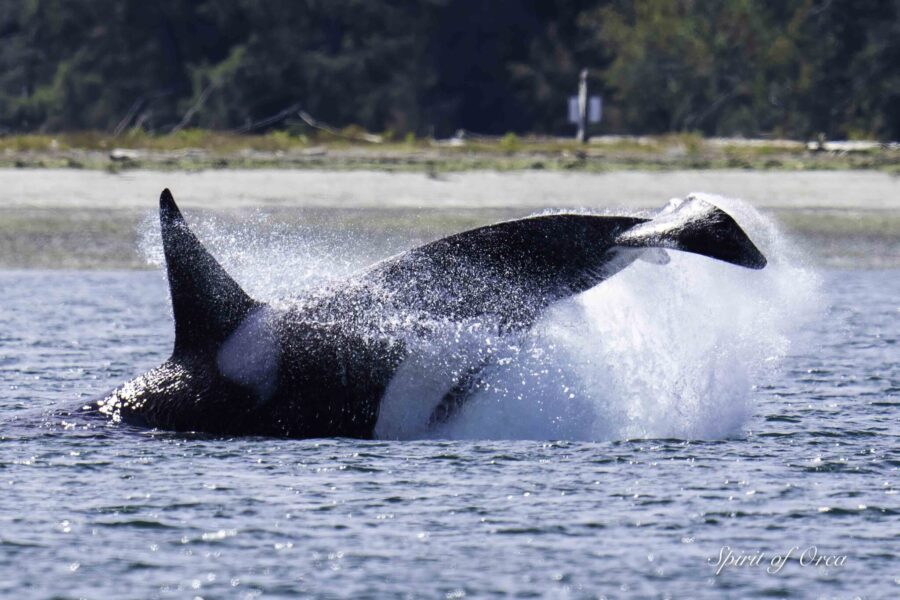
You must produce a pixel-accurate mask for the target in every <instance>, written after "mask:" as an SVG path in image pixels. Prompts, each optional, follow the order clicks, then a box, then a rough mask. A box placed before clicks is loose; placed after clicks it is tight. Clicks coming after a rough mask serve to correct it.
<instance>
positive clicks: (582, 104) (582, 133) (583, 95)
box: [575, 69, 588, 144]
mask: <svg viewBox="0 0 900 600" xmlns="http://www.w3.org/2000/svg"><path fill="white" fill-rule="evenodd" d="M587 76H588V70H587V69H582V70H581V78H580V80H579V81H578V133H577V134H576V136H575V139H576V140H578V141H579V142H581V143H582V144H586V143H587V108H588V89H587Z"/></svg>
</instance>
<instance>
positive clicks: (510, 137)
mask: <svg viewBox="0 0 900 600" xmlns="http://www.w3.org/2000/svg"><path fill="white" fill-rule="evenodd" d="M499 146H500V149H501V150H502V151H504V152H516V151H517V150H519V148H520V147H521V144H520V143H519V136H517V135H516V134H515V133H512V132H509V133H507V134H506V135H504V136H503V137H502V138H500V143H499Z"/></svg>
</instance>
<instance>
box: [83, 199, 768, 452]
mask: <svg viewBox="0 0 900 600" xmlns="http://www.w3.org/2000/svg"><path fill="white" fill-rule="evenodd" d="M159 220H160V226H161V228H162V242H163V250H164V254H165V261H166V269H167V273H168V280H169V289H170V291H171V298H172V309H173V313H174V319H175V347H174V350H173V352H172V356H171V357H170V358H169V359H168V360H167V361H166V362H164V363H163V364H162V365H160V366H159V367H157V368H155V369H153V370H152V371H149V372H148V373H145V374H143V375H141V376H140V377H138V378H136V379H134V380H132V381H129V382H128V383H126V384H124V385H122V386H121V387H119V388H117V389H116V390H114V391H113V392H111V393H110V394H109V395H108V396H107V397H106V398H104V399H102V400H99V401H97V402H96V403H93V404H91V405H89V406H86V407H84V410H85V411H87V412H90V413H95V414H100V415H105V416H107V417H110V418H112V419H113V420H116V421H122V422H127V423H132V424H137V425H141V426H146V427H155V428H160V429H166V430H174V431H197V432H205V433H210V434H216V435H264V436H283V437H296V438H309V437H330V436H345V437H355V438H371V437H373V435H374V434H375V425H376V422H377V420H378V416H379V409H380V406H381V401H382V399H383V397H384V395H385V391H386V389H387V388H388V384H389V383H390V382H391V380H392V378H393V377H394V375H395V374H396V372H397V370H398V368H399V367H400V365H401V364H403V362H404V360H406V359H407V358H408V356H409V354H410V340H412V339H415V338H417V337H418V338H422V337H427V336H428V335H430V333H431V332H433V331H434V328H435V327H439V326H440V324H448V323H449V324H460V323H471V322H480V323H488V324H489V325H490V326H491V327H494V328H495V329H494V330H495V331H497V333H498V334H500V335H503V334H508V335H514V334H515V332H521V331H524V330H527V329H528V328H529V327H530V326H531V325H532V324H533V323H534V321H535V320H536V318H537V317H538V316H539V314H540V313H541V311H543V310H544V309H545V308H547V307H548V306H549V305H551V304H553V303H554V302H557V301H559V300H562V299H564V298H567V297H570V296H572V295H574V294H578V293H580V292H583V291H585V290H587V289H589V288H591V287H593V286H595V285H597V284H598V283H600V282H601V281H603V280H604V279H606V278H608V277H610V276H612V275H614V274H615V273H617V272H618V271H620V270H622V269H623V268H625V267H627V266H628V265H629V264H631V262H633V261H634V260H635V259H638V258H646V259H649V260H667V256H666V254H665V252H664V250H661V249H672V250H681V251H685V252H693V253H696V254H702V255H704V256H708V257H711V258H714V259H718V260H722V261H725V262H729V263H732V264H735V265H739V266H742V267H747V268H751V269H761V268H763V267H764V266H765V265H766V259H765V257H764V256H763V255H762V253H760V251H759V250H758V249H757V248H756V246H754V245H753V242H751V241H750V239H749V238H748V237H747V235H746V234H745V233H744V232H743V230H741V228H740V227H739V226H738V225H737V223H736V222H735V221H734V220H733V219H732V218H731V217H730V216H729V215H728V214H726V213H725V212H723V211H722V210H721V209H719V208H717V207H716V206H713V205H712V204H710V203H708V202H706V201H704V200H702V199H700V198H696V197H688V198H686V199H684V200H680V201H673V202H672V203H670V205H669V206H668V207H667V208H666V209H664V210H663V211H661V212H660V213H659V214H658V215H657V216H655V217H654V218H652V219H645V218H639V217H632V216H601V215H592V214H573V213H561V214H547V215H540V216H533V217H527V218H524V219H518V220H514V221H507V222H503V223H497V224H495V225H489V226H486V227H480V228H478V229H473V230H470V231H465V232H463V233H458V234H456V235H451V236H449V237H445V238H443V239H439V240H437V241H435V242H432V243H429V244H426V245H424V246H420V247H418V248H414V249H412V250H409V251H407V252H404V253H402V254H399V255H397V256H395V257H392V258H389V259H386V260H384V261H382V262H379V263H377V264H375V265H373V266H371V267H369V268H368V269H366V270H365V271H363V272H362V273H359V274H358V275H356V276H355V277H352V278H350V279H349V280H347V281H344V282H342V283H341V284H340V285H335V284H331V285H327V286H324V287H323V288H321V289H317V290H314V291H312V292H309V293H306V294H305V295H304V296H303V297H301V298H299V299H297V301H296V303H294V304H292V305H291V306H290V307H289V308H280V309H276V308H275V307H273V306H270V305H267V304H265V303H263V302H259V301H257V300H254V299H253V298H251V297H250V296H248V295H247V294H246V293H245V292H244V291H243V290H242V289H241V287H240V286H239V285H238V284H237V283H236V282H235V281H234V280H233V279H232V278H231V277H230V276H229V275H228V274H227V273H226V272H225V270H224V269H223V268H222V266H221V265H220V264H219V263H218V262H217V261H216V259H215V258H213V257H212V255H211V254H209V252H207V250H206V249H205V248H204V247H203V245H202V244H201V243H200V241H199V240H198V239H197V237H196V236H195V235H194V233H193V232H192V231H191V230H190V229H189V228H188V226H187V223H186V222H185V220H184V218H183V217H182V215H181V212H180V211H179V210H178V207H177V206H176V204H175V201H174V199H173V198H172V195H171V193H169V190H164V191H163V192H162V195H161V197H160V201H159ZM484 366H485V365H484V364H481V365H474V366H473V367H472V368H471V369H469V370H468V372H466V373H464V374H462V375H460V376H459V377H458V380H457V381H455V382H451V385H450V386H448V388H449V391H448V392H446V394H445V395H444V396H443V399H442V400H441V401H440V402H439V403H438V404H437V405H436V406H435V407H433V408H429V409H428V410H430V411H432V416H431V419H430V422H431V423H432V424H434V423H439V422H442V421H445V420H446V419H448V418H450V417H452V415H453V413H454V411H455V409H456V408H457V407H458V406H459V405H460V404H461V403H462V402H463V401H464V400H465V396H466V391H467V390H468V389H469V388H470V386H471V380H472V378H473V377H477V373H478V370H479V369H480V368H482V367H484Z"/></svg>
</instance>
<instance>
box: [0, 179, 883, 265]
mask: <svg viewBox="0 0 900 600" xmlns="http://www.w3.org/2000/svg"><path fill="white" fill-rule="evenodd" d="M0 181H3V184H4V185H3V187H2V189H0V208H2V212H0V268H132V269H133V268H146V267H147V264H146V261H145V259H144V258H143V256H142V254H141V251H140V249H139V242H140V240H141V236H142V235H145V234H146V231H147V229H148V228H149V229H152V223H153V222H154V219H155V210H156V202H157V198H158V196H159V192H160V190H161V189H162V188H163V187H169V188H171V189H172V191H173V193H174V194H175V197H176V199H177V200H178V202H179V205H180V206H182V208H184V209H186V210H187V211H194V212H195V214H203V213H208V214H210V215H212V216H214V217H215V219H216V220H218V221H221V222H223V223H226V224H228V223H232V224H234V225H235V226H237V227H238V228H241V227H246V228H249V229H251V230H256V231H255V234H259V235H264V234H265V232H266V228H271V227H272V226H277V227H278V229H279V230H280V231H282V232H283V233H286V234H292V233H291V232H294V233H293V234H296V235H299V234H300V233H298V232H301V233H302V232H305V233H304V234H308V233H309V232H310V231H311V230H320V231H329V232H348V231H349V232H352V233H353V234H354V235H357V236H359V237H360V238H364V239H367V240H370V241H371V240H375V239H377V238H391V239H394V240H400V242H399V244H400V245H402V244H403V243H407V244H412V243H420V242H422V241H427V240H429V239H434V238H436V237H440V236H442V235H445V234H447V233H450V232H453V231H460V230H463V229H467V228H470V227H475V226H478V225H482V224H486V223H488V222H492V221H497V220H502V219H508V218H515V217H521V216H525V215H527V214H531V213H535V212H539V211H542V210H545V209H550V210H558V209H579V208H584V209H588V210H599V211H615V210H622V211H626V212H635V211H642V210H654V209H657V208H659V207H661V206H663V205H664V204H665V203H666V202H667V201H668V200H669V199H670V198H673V197H683V196H685V195H687V194H688V193H690V192H695V191H696V192H708V193H714V194H719V195H723V196H728V197H733V198H741V199H743V200H744V201H746V202H748V203H750V204H751V205H753V206H754V207H756V208H757V209H759V210H760V211H762V212H763V213H765V214H767V215H769V216H771V217H773V218H774V219H775V220H776V222H777V223H779V225H780V226H781V228H782V229H783V230H785V231H786V232H787V233H788V234H789V235H792V236H793V237H794V238H795V240H796V241H797V242H798V244H799V245H801V246H802V247H804V248H806V249H808V250H809V253H810V254H811V255H812V256H813V257H814V259H815V260H816V262H820V263H822V264H824V265H828V266H850V267H895V266H900V177H895V176H891V175H888V174H886V173H883V172H878V171H803V172H784V171H745V170H721V171H712V170H688V171H668V172H653V171H616V172H609V173H585V172H560V171H521V172H497V171H468V172H460V173H451V174H442V175H440V176H428V175H425V174H422V173H410V172H404V173H390V172H384V171H349V172H345V171H328V170H280V169H276V170H260V169H251V170H222V171H213V170H209V171H198V172H183V171H182V172H178V171H176V172H165V171H146V170H144V171H140V170H139V171H127V172H123V173H119V174H113V173H108V172H103V171H91V170H76V169H52V170H48V169H35V170H29V169H0Z"/></svg>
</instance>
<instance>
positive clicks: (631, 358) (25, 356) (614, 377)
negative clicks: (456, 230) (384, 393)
mask: <svg viewBox="0 0 900 600" xmlns="http://www.w3.org/2000/svg"><path fill="white" fill-rule="evenodd" d="M722 202H724V203H725V204H726V208H727V209H728V210H729V212H731V213H732V214H734V215H735V216H736V217H737V218H738V220H739V221H740V222H741V223H742V225H744V227H745V228H746V229H747V230H748V232H749V233H750V235H751V237H752V238H753V239H754V240H755V241H756V242H757V244H758V245H759V246H760V247H761V248H762V249H763V251H764V252H765V253H766V254H767V256H768V257H769V259H770V265H769V267H767V268H766V269H765V270H763V271H759V272H752V271H747V270H742V269H739V268H736V267H732V266H730V265H725V264H721V263H716V262H714V261H711V260H708V259H704V258H702V257H696V256H688V255H680V254H678V253H671V259H672V260H671V262H670V263H669V264H668V265H654V264H649V263H643V262H641V263H635V264H634V265H633V266H632V267H630V268H629V269H627V270H626V271H625V272H623V273H621V274H619V275H617V276H616V277H614V278H613V279H611V280H609V281H607V282H605V283H604V284H602V285H600V286H598V287H597V288H595V289H594V290H591V291H589V292H588V293H586V294H584V295H582V296H580V297H579V298H577V299H574V300H572V301H567V302H564V303H562V304H560V305H558V306H556V307H554V308H553V309H552V310H550V311H549V312H548V313H547V314H546V315H545V317H544V318H543V319H542V320H541V321H540V322H539V323H538V324H537V326H536V327H535V329H534V331H533V332H532V333H531V334H529V335H528V336H524V337H522V338H519V339H516V340H480V343H484V344H487V343H492V344H495V345H499V349H498V356H500V357H501V359H502V360H501V364H500V366H499V367H497V368H495V369H493V370H492V371H491V372H490V373H489V375H488V377H487V378H486V382H485V385H484V386H483V388H482V389H481V390H480V391H479V392H478V393H477V394H476V395H475V397H474V398H473V399H472V400H471V401H470V402H469V403H468V404H467V405H466V407H465V408H464V409H463V410H462V411H461V412H460V414H459V415H457V417H456V418H455V419H453V420H452V421H451V422H449V423H447V424H446V425H445V426H443V427H442V428H440V429H439V430H428V429H427V428H426V427H424V423H423V421H422V420H421V419H422V417H421V414H420V413H421V411H417V410H416V407H417V406H418V405H419V404H421V403H422V402H424V401H425V400H426V397H427V396H428V395H429V393H431V392H432V391H433V390H431V389H430V387H429V385H428V384H427V375H430V374H434V373H435V372H439V371H440V369H437V368H436V365H441V364H444V359H445V358H446V356H447V353H451V354H452V352H456V351H458V349H445V351H444V352H442V350H441V349H440V348H433V349H430V350H429V351H423V352H421V353H420V354H419V355H417V356H416V357H415V358H416V361H415V364H410V365H409V366H408V367H407V368H406V369H405V370H404V372H403V374H402V376H403V378H405V379H403V381H399V382H398V384H397V385H395V386H392V389H391V391H390V392H389V396H388V398H386V399H385V406H384V408H383V410H382V414H381V416H380V420H379V429H378V431H379V432H380V433H381V434H382V435H383V437H384V438H385V439H381V440H376V441H357V440H346V439H327V440H277V439H260V438H246V439H217V438H210V437H207V436H200V435H178V434H172V433H167V432H159V431H145V430H139V429H133V428H129V427H126V426H118V425H111V424H107V423H104V422H99V421H88V420H84V419H82V418H79V417H72V416H66V415H65V414H64V413H60V412H58V411H59V410H64V409H68V408H73V407H77V406H79V405H80V404H82V403H84V402H87V401H88V400H90V399H93V398H96V397H97V396H99V395H102V394H103V393H104V392H106V391H108V390H110V389H111V388H112V387H114V386H115V385H117V384H119V383H121V382H122V381H125V380H126V379H129V378H131V377H133V376H134V375H137V374H139V373H140V372H142V371H144V370H146V369H148V368H151V367H153V366H155V365H157V364H158V363H160V362H161V361H162V360H164V359H165V358H166V357H167V355H168V353H169V351H170V350H171V344H172V340H173V332H172V325H171V320H170V319H171V317H170V311H169V308H168V298H167V290H166V284H165V280H164V277H163V276H162V274H161V273H160V272H158V271H112V272H107V271H3V272H0V595H2V596H4V597H34V598H51V597H52V598H110V597H123V598H195V597H200V598H222V597H238V598H257V597H262V598H270V597H287V596H292V595H301V596H318V597H334V598H369V597H371V598H380V597H429V598H437V597H440V598H463V597H479V598H480V597H556V598H596V597H610V598H620V597H625V598H631V597H652V598H667V597H672V598H721V597H773V598H779V597H785V598H794V597H796V598H809V597H813V598H855V597H861V598H893V597H898V595H900V570H898V565H900V497H898V493H897V488H898V485H900V481H898V467H900V456H898V454H900V453H898V448H900V427H898V425H897V422H898V416H900V410H898V408H900V345H898V337H900V327H898V323H900V270H824V269H820V268H816V267H815V266H813V265H811V264H810V263H809V262H808V261H807V259H806V258H805V255H804V253H803V252H800V251H797V250H796V249H794V248H793V247H792V244H791V240H789V239H786V238H785V236H784V235H782V234H780V233H779V232H778V231H777V229H775V228H774V227H773V226H772V224H771V223H769V222H767V221H766V220H765V219H764V218H763V217H761V216H760V215H758V214H756V213H755V212H754V211H753V210H752V209H750V208H749V207H747V206H744V205H742V204H740V203H735V202H729V201H724V200H723V201H722ZM187 216H188V219H189V221H192V218H191V215H190V214H188V215H187ZM192 223H194V224H195V225H196V226H197V228H198V231H199V232H200V236H201V238H202V239H204V240H205V241H207V242H209V246H210V247H211V248H212V249H213V251H214V252H215V253H216V254H217V255H218V256H220V257H221V259H222V262H223V264H225V265H226V267H227V268H229V270H231V271H232V272H233V273H234V275H235V277H236V279H238V281H240V282H241V283H242V284H243V285H244V286H245V288H246V289H247V290H248V291H249V292H251V293H252V294H253V295H255V296H257V297H260V298H263V299H267V300H271V301H276V302H277V301H282V300H283V299H284V298H285V297H286V296H287V295H289V294H290V291H291V290H294V289H301V288H303V287H304V286H309V285H314V284H315V283H317V282H320V281H322V280H324V279H329V278H333V277H335V276H340V275H342V274H345V273H348V272H351V271H352V270H353V269H355V268H357V267H358V266H360V265H361V264H365V262H367V261H368V260H370V259H372V258H375V257H377V255H380V254H382V253H384V252H386V251H388V250H391V249H396V248H393V247H392V242H390V241H385V240H381V241H380V242H379V244H376V245H375V246H373V245H372V244H368V243H356V244H354V243H352V242H353V239H352V235H349V234H348V239H334V238H330V239H322V238H316V237H315V236H314V235H312V234H311V235H310V237H307V238H301V239H291V238H289V237H285V236H280V235H279V236H273V237H272V238H271V239H268V240H267V241H263V242H253V241H252V240H246V239H244V238H242V237H241V235H240V233H239V232H236V231H235V230H233V229H229V228H228V227H225V226H223V225H222V224H220V223H217V222H216V221H215V220H214V219H211V218H210V219H207V220H205V221H202V220H201V221H198V222H194V221H192ZM156 244H157V243H156V242H155V241H154V237H153V225H152V223H148V225H147V227H146V232H145V235H144V242H143V243H142V246H143V247H144V249H145V253H146V255H147V256H148V259H149V260H150V261H151V262H152V261H153V260H154V257H155V256H156V255H157V252H156V249H157V245H156ZM394 245H402V242H397V244H394ZM373 248H374V249H373ZM273 256H275V257H277V260H273V258H272V257H273ZM423 381H426V383H424V384H423V383H422V382H423ZM426 416H427V415H426Z"/></svg>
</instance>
